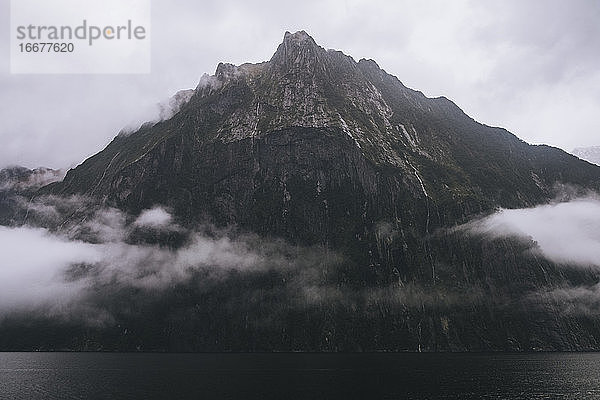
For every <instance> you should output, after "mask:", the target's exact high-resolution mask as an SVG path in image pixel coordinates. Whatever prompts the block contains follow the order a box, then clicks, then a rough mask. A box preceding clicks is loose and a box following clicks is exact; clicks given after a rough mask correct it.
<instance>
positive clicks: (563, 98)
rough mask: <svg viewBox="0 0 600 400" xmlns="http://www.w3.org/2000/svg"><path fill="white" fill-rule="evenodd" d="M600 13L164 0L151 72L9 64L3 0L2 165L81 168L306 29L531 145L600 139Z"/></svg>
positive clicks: (524, 7)
mask: <svg viewBox="0 0 600 400" xmlns="http://www.w3.org/2000/svg"><path fill="white" fill-rule="evenodd" d="M40 1H42V0H40ZM599 21H600V1H596V0H569V1H566V0H563V1H558V0H487V1H486V0H472V1H469V0H452V1H447V0H430V1H422V0H418V1H417V0H410V1H373V0H367V1H362V0H347V1H344V0H340V1H323V0H318V1H311V0H304V1H290V2H288V1H282V0H278V1H227V0H219V1H195V0H153V1H152V27H151V37H152V73H151V74H147V75H11V74H10V73H9V57H8V54H9V28H8V27H9V26H10V14H9V1H8V0H0V25H1V26H2V27H3V29H2V36H1V40H0V52H1V53H2V54H4V56H3V57H0V63H1V64H0V105H1V107H0V166H6V165H11V164H21V165H25V166H28V167H36V166H42V165H43V166H49V167H54V168H65V167H71V166H75V165H77V164H78V163H80V162H81V161H83V160H84V159H85V158H86V157H88V156H90V155H92V154H94V153H96V152H97V151H99V150H101V149H102V148H103V147H104V146H105V145H106V144H107V143H108V142H109V141H110V140H111V138H112V137H113V136H115V135H116V134H117V133H118V131H119V130H120V129H121V128H122V127H124V126H126V125H130V124H132V123H135V122H137V121H140V120H143V119H145V118H150V117H151V116H152V114H153V112H155V110H156V104H157V103H158V102H159V101H161V100H164V99H166V98H168V97H169V96H171V95H172V94H173V93H174V92H176V91H177V90H179V89H184V88H192V87H195V86H196V84H197V82H198V80H199V78H200V76H201V75H202V74H203V73H205V72H208V73H211V74H212V73H213V72H214V70H215V67H216V65H217V63H218V62H220V61H225V62H232V63H235V64H239V63H243V62H259V61H263V60H267V59H269V58H270V57H271V55H272V54H273V52H274V51H275V49H276V47H277V45H278V44H279V43H280V42H281V41H282V39H283V34H284V32H285V31H286V30H287V31H291V32H294V31H297V30H300V29H304V30H306V31H307V32H308V33H309V34H311V35H312V36H313V37H314V38H315V40H316V41H317V43H319V44H320V45H321V46H323V47H325V48H334V49H339V50H342V51H344V52H345V53H346V54H349V55H351V56H353V57H354V58H355V59H356V60H358V59H360V58H372V59H374V60H376V61H377V62H378V64H379V65H380V66H381V67H382V68H384V69H385V70H386V71H387V72H389V73H391V74H393V75H396V76H397V77H398V78H399V79H400V80H401V81H402V82H403V83H404V84H405V85H406V86H409V87H411V88H414V89H418V90H421V91H423V92H424V93H425V94H426V95H428V96H440V95H444V96H446V97H448V98H450V99H452V100H453V101H454V102H455V103H457V104H458V105H459V106H460V107H461V108H462V109H463V110H464V111H465V112H466V113H467V114H469V115H471V116H472V117H474V118H475V119H477V120H478V121H481V122H483V123H486V124H488V125H496V126H503V127H506V128H507V129H509V130H510V131H512V132H513V133H515V134H516V135H518V136H519V137H521V138H522V139H524V140H526V141H528V142H530V143H547V144H551V145H554V146H558V147H561V148H563V149H565V150H571V149H572V148H574V147H578V146H591V145H600V67H599V66H600V23H599Z"/></svg>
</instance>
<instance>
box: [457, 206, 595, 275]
mask: <svg viewBox="0 0 600 400" xmlns="http://www.w3.org/2000/svg"><path fill="white" fill-rule="evenodd" d="M463 228H465V229H467V230H468V231H470V232H472V233H476V234H481V235H487V236H491V237H501V236H517V237H522V238H526V239H531V240H533V241H535V243H536V249H537V250H538V251H539V252H540V253H541V254H542V255H543V256H545V257H546V258H548V259H550V260H552V261H554V262H557V263H563V264H577V265H580V266H595V267H600V200H598V199H597V198H593V197H590V198H580V199H576V200H571V201H568V202H562V203H557V204H550V205H543V206H539V207H534V208H527V209H518V210H501V211H499V212H497V213H495V214H493V215H491V216H489V217H487V218H484V219H483V220H479V221H474V222H471V223H469V224H467V225H466V227H463Z"/></svg>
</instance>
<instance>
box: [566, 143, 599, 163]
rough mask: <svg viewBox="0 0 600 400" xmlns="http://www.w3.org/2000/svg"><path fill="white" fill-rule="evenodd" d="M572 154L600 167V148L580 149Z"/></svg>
mask: <svg viewBox="0 0 600 400" xmlns="http://www.w3.org/2000/svg"><path fill="white" fill-rule="evenodd" d="M572 153H573V154H574V155H576V156H577V157H579V158H581V159H582V160H585V161H588V162H591V163H592V164H596V165H600V146H592V147H578V148H576V149H574V150H573V151H572Z"/></svg>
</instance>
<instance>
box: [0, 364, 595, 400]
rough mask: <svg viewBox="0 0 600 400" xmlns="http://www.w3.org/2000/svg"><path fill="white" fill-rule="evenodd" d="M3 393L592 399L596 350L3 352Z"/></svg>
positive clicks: (0, 373) (17, 396)
mask: <svg viewBox="0 0 600 400" xmlns="http://www.w3.org/2000/svg"><path fill="white" fill-rule="evenodd" d="M0 398H2V399H15V400H20V399H28V400H30V399H32V400H35V399H285V400H291V399H598V398H600V354H590V353H584V354H581V353H541V354H539V353H538V354H404V353H402V354H149V353H143V354H128V353H125V354H123V353H120V354H115V353H0Z"/></svg>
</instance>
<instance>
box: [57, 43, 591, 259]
mask: <svg viewBox="0 0 600 400" xmlns="http://www.w3.org/2000/svg"><path fill="white" fill-rule="evenodd" d="M557 182H562V183H572V184H577V185H583V186H586V187H590V188H599V187H600V173H599V169H598V168H596V167H594V166H590V165H587V164H585V163H581V162H580V161H578V160H577V159H576V158H575V157H573V156H571V155H569V154H567V153H565V152H563V151H561V150H559V149H556V148H551V147H548V146H531V145H528V144H527V143H525V142H523V141H522V140H520V139H518V138H517V137H516V136H514V135H512V134H510V133H509V132H507V131H506V130H504V129H501V128H492V127H488V126H485V125H482V124H479V123H477V122H476V121H474V120H473V119H471V118H470V117H468V116H467V115H466V114H464V113H463V112H462V111H461V110H460V109H459V108H458V107H457V106H456V105H455V104H454V103H452V102H451V101H449V100H448V99H446V98H443V97H442V98H434V99H429V98H427V97H425V96H424V95H423V94H422V93H420V92H417V91H414V90H411V89H408V88H406V87H405V86H404V85H402V83H401V82H400V81H399V80H398V79H396V78H395V77H393V76H391V75H389V74H387V73H386V72H385V71H383V70H381V69H380V68H379V67H378V66H377V64H376V63H375V62H374V61H370V60H360V61H359V62H355V61H354V60H353V59H352V58H351V57H348V56H346V55H344V54H343V53H341V52H339V51H332V50H325V49H323V48H321V47H319V46H318V45H317V44H316V43H315V42H314V40H313V39H312V38H311V37H310V36H309V35H308V34H306V33H305V32H297V33H295V34H290V33H286V34H285V37H284V41H283V43H282V44H281V45H280V46H279V48H278V49H277V51H276V52H275V54H274V55H273V57H272V58H271V60H269V61H268V62H263V63H259V64H243V65H240V66H234V65H231V64H219V65H218V67H217V70H216V73H215V75H213V76H204V77H203V78H202V80H201V81H200V83H199V84H198V86H197V88H196V90H195V93H194V94H193V95H192V96H191V97H190V99H189V101H187V103H186V104H184V105H181V106H180V111H179V112H177V113H176V114H175V115H174V116H173V117H172V118H171V119H168V120H166V121H162V122H159V123H157V124H154V125H146V126H144V127H143V128H142V129H140V130H139V131H138V132H135V133H134V134H131V135H129V136H118V137H116V138H115V139H114V140H113V141H112V142H111V143H110V144H109V145H108V146H107V147H106V148H105V149H104V150H103V151H102V152H100V153H98V154H97V155H95V156H93V157H91V158H90V159H88V160H86V161H85V162H84V163H83V164H81V165H80V166H79V167H77V168H75V169H73V170H71V171H69V172H68V173H67V176H66V178H65V179H64V181H63V182H61V183H59V184H57V185H55V186H54V187H53V188H52V192H53V193H57V194H73V193H79V194H88V195H94V196H98V197H101V198H103V199H105V201H107V202H108V203H110V204H112V205H115V206H116V207H119V208H123V209H126V210H128V211H130V212H133V213H138V212H140V211H141V210H143V209H145V208H149V207H152V206H153V205H155V204H164V205H167V206H169V207H171V208H172V209H173V210H175V213H176V215H178V216H180V217H181V218H183V219H185V220H188V221H199V220H206V219H210V220H212V221H214V223H216V224H218V225H227V224H237V225H239V226H241V227H243V228H247V229H248V230H251V231H253V232H257V233H259V234H271V235H277V236H281V237H284V238H286V239H287V240H290V241H292V242H297V243H303V244H314V243H321V244H330V245H332V246H333V247H336V248H337V247H340V246H341V247H343V248H345V249H346V250H349V249H357V247H356V246H358V248H360V250H359V252H360V253H361V254H366V253H367V252H368V251H369V250H370V251H373V250H375V246H374V244H373V243H374V240H373V239H374V237H375V235H374V233H373V226H374V225H375V224H376V223H377V222H378V221H388V220H391V221H392V222H393V224H395V225H396V226H397V227H402V229H404V230H405V231H406V232H405V236H406V237H407V239H406V240H407V241H418V240H419V238H421V237H422V236H423V235H425V234H426V233H427V232H428V231H432V230H434V229H436V228H439V227H443V226H452V225H454V224H457V223H460V222H464V221H466V220H467V219H468V218H469V217H470V216H473V215H475V214H478V213H481V212H489V211H491V210H493V209H495V208H497V207H506V208H518V207H525V206H531V205H534V204H539V203H543V202H546V201H548V200H549V199H551V198H552V197H554V195H555V193H554V191H553V187H554V185H555V184H556V183H557ZM406 204H409V205H410V206H409V207H406ZM357 235H359V236H362V237H363V238H362V239H361V240H360V241H358V239H357ZM367 248H368V249H367ZM371 261H375V260H371Z"/></svg>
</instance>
